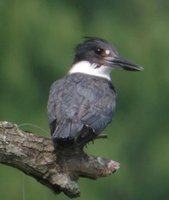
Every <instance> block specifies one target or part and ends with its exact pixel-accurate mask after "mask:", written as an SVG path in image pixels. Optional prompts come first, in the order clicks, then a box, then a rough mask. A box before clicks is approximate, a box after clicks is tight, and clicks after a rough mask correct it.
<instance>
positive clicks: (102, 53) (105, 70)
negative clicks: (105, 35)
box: [70, 37, 143, 77]
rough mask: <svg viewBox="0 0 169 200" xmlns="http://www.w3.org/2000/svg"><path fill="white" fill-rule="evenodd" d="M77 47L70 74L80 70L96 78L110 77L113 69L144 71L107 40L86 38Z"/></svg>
mask: <svg viewBox="0 0 169 200" xmlns="http://www.w3.org/2000/svg"><path fill="white" fill-rule="evenodd" d="M85 39H86V40H85V41H84V42H83V43H81V44H79V45H77V47H76V53H75V57H74V63H73V67H72V69H71V70H70V72H76V71H78V69H79V70H81V71H82V73H85V72H86V73H87V74H91V75H96V76H99V74H100V76H102V75H103V77H104V76H106V75H107V76H108V75H110V72H111V71H112V69H124V70H128V71H142V70H143V67H141V66H139V65H136V64H134V63H132V62H130V61H128V60H126V59H124V58H122V57H120V56H119V54H118V52H117V50H116V49H115V48H114V47H113V46H112V45H111V44H110V43H109V42H107V41H106V40H104V39H100V38H96V37H86V38H85Z"/></svg>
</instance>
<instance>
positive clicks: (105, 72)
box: [69, 61, 112, 80]
mask: <svg viewBox="0 0 169 200" xmlns="http://www.w3.org/2000/svg"><path fill="white" fill-rule="evenodd" d="M111 71H112V69H111V67H108V66H105V65H101V66H100V67H98V68H97V64H95V63H93V64H91V63H90V62H88V61H80V62H78V63H76V64H74V65H73V66H72V68H71V69H70V71H69V74H73V73H83V74H88V75H92V76H97V77H102V78H106V79H108V80H111V77H110V73H111Z"/></svg>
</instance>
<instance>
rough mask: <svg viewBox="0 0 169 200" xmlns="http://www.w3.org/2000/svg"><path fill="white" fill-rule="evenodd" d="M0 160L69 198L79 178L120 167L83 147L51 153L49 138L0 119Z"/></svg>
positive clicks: (104, 172)
mask: <svg viewBox="0 0 169 200" xmlns="http://www.w3.org/2000/svg"><path fill="white" fill-rule="evenodd" d="M0 163H3V164H6V165H9V166H12V167H15V168H17V169H19V170H21V171H22V172H24V173H25V174H27V175H29V176H32V177H34V178H35V179H36V180H37V181H39V182H40V183H42V184H44V185H46V186H47V187H49V188H50V189H52V190H53V191H54V192H56V193H60V192H64V193H65V194H66V195H67V196H69V197H77V196H79V195H80V189H79V185H78V182H77V181H78V179H79V177H87V178H90V179H97V178H100V177H104V176H108V175H110V174H111V173H114V172H115V171H116V170H117V169H118V168H119V163H117V162H115V161H112V160H108V159H105V158H101V157H95V156H88V155H87V154H85V153H84V151H83V150H82V149H76V150H75V149H71V148H68V149H66V150H65V151H63V150H62V152H59V153H57V152H54V148H53V144H52V142H51V140H50V138H45V137H40V136H36V135H33V134H32V133H28V132H25V131H22V130H20V129H19V128H18V127H17V125H16V124H12V123H10V122H6V121H4V122H0Z"/></svg>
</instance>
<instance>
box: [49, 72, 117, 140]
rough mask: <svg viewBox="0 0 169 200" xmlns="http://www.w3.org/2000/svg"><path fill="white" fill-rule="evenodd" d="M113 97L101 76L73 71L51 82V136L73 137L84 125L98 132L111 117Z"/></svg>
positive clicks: (113, 106)
mask: <svg viewBox="0 0 169 200" xmlns="http://www.w3.org/2000/svg"><path fill="white" fill-rule="evenodd" d="M91 83H92V84H91ZM115 99H116V92H115V90H114V87H113V85H112V83H111V82H110V81H108V80H106V79H104V78H100V77H95V76H89V75H86V74H80V73H74V74H71V75H67V76H66V77H64V78H63V79H60V80H58V81H56V82H54V83H53V85H52V86H51V89H50V95H49V100H48V119H49V125H50V130H51V134H52V138H53V139H54V140H55V139H56V140H59V139H62V140H64V139H65V140H66V139H76V138H77V137H78V136H79V135H80V134H83V133H82V131H83V130H84V128H85V129H90V130H92V131H93V133H94V134H95V135H98V134H100V133H101V132H102V131H103V130H104V129H105V128H106V126H107V124H109V123H110V122H111V120H112V116H113V113H114V110H115Z"/></svg>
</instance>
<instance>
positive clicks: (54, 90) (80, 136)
mask: <svg viewBox="0 0 169 200" xmlns="http://www.w3.org/2000/svg"><path fill="white" fill-rule="evenodd" d="M112 69H124V70H128V71H142V70H143V68H142V67H141V66H138V65H136V64H133V63H132V62H130V61H128V60H126V59H124V58H121V57H120V56H119V54H118V52H117V50H116V49H115V48H114V47H113V46H112V45H111V44H110V43H109V42H107V41H106V40H104V39H101V38H96V37H86V38H85V41H84V42H83V43H81V44H79V45H77V47H76V52H75V57H74V61H73V64H72V66H71V68H70V70H69V72H68V74H67V75H66V76H65V77H63V78H62V79H60V80H57V81H55V82H54V83H53V84H52V86H51V89H50V94H49V99H48V106H47V109H48V121H49V126H50V131H51V135H52V140H53V142H54V145H55V144H61V143H62V142H63V143H64V144H66V143H68V142H70V141H71V142H72V143H71V144H77V145H78V144H85V143H86V142H89V141H90V140H93V139H95V138H96V137H97V136H98V135H99V134H100V133H101V132H102V131H103V130H104V129H105V128H106V126H107V125H108V124H109V123H110V122H111V120H112V116H113V113H114V111H115V105H116V91H115V88H114V86H113V84H112V82H111V77H110V73H111V71H112Z"/></svg>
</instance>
